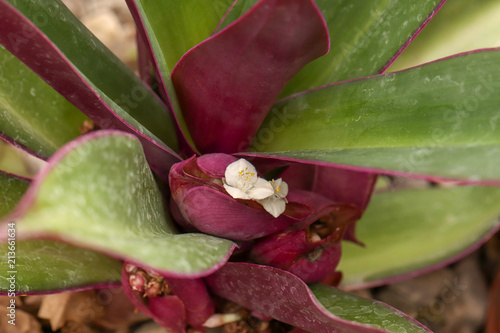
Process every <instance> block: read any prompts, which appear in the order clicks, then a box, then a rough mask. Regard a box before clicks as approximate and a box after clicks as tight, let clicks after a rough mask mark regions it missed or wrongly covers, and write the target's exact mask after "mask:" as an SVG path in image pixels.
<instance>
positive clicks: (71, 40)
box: [0, 0, 177, 150]
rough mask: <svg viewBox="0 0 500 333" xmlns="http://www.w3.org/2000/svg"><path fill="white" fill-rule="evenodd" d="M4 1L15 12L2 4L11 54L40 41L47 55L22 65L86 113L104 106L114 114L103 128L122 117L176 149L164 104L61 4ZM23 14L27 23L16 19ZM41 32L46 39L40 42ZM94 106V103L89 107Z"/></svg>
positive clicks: (29, 55) (137, 129)
mask: <svg viewBox="0 0 500 333" xmlns="http://www.w3.org/2000/svg"><path fill="white" fill-rule="evenodd" d="M4 1H6V2H7V3H8V4H10V6H12V7H13V8H14V9H15V10H13V9H12V7H10V6H8V5H6V4H3V5H2V7H3V9H2V10H3V11H7V10H8V11H7V12H6V14H5V15H6V16H7V18H10V19H11V20H10V21H7V23H8V24H6V25H5V31H7V32H6V33H7V35H8V36H7V37H6V38H4V39H3V43H4V44H5V45H6V46H7V45H9V47H10V48H9V50H11V52H13V53H16V52H15V51H16V50H17V51H18V52H19V51H20V50H22V49H23V47H26V45H29V44H27V43H33V42H34V41H36V42H37V43H38V44H35V45H34V46H33V47H39V48H40V49H41V50H43V56H40V57H38V58H36V56H38V55H34V54H32V53H33V52H34V51H31V53H28V52H26V53H25V54H23V55H22V56H23V61H24V62H25V63H27V64H28V65H29V66H30V67H32V68H33V67H34V68H36V69H37V73H38V74H39V75H41V76H43V77H44V78H45V79H47V80H49V81H51V85H52V86H53V87H55V89H57V90H58V91H64V96H65V97H67V98H68V99H69V100H72V102H73V103H78V107H80V108H81V110H82V111H83V112H86V113H92V112H95V109H96V108H98V109H99V108H100V109H99V110H102V106H103V105H104V106H105V108H106V109H108V110H111V111H109V114H106V115H103V114H100V115H99V116H98V117H96V118H99V119H98V120H99V121H100V122H101V123H103V124H105V125H106V124H107V123H109V122H110V121H111V120H110V119H109V117H111V116H112V118H113V121H114V122H113V124H116V120H115V119H114V117H116V115H118V118H121V119H123V120H124V121H125V122H126V123H127V125H128V126H131V127H132V128H133V131H134V132H136V133H140V134H144V135H146V136H147V137H148V138H149V140H153V141H155V142H157V143H158V142H164V143H165V144H167V145H168V147H170V148H172V149H174V150H175V149H177V138H176V133H175V126H174V122H173V121H172V119H171V118H170V117H169V115H168V112H167V110H166V109H165V107H164V104H163V103H162V102H161V101H160V100H159V98H158V97H157V96H156V95H155V94H154V93H153V92H152V90H151V89H149V88H148V87H147V86H146V85H145V84H144V83H143V82H142V81H141V80H140V79H139V78H138V77H137V76H136V75H135V73H134V72H132V71H131V70H130V69H129V68H127V66H126V65H125V64H123V63H122V62H121V61H120V60H119V59H118V58H117V57H116V56H115V55H114V54H113V53H112V52H111V51H110V50H109V49H107V48H106V47H105V46H104V45H103V44H102V43H101V42H100V41H99V40H98V39H97V38H96V37H95V36H94V35H92V33H91V32H90V31H89V30H88V29H87V28H86V27H85V26H84V25H83V24H82V23H81V22H80V21H79V20H78V19H77V18H76V17H75V16H74V15H73V14H72V13H71V12H70V11H69V10H68V8H66V7H65V6H64V4H63V3H62V2H61V1H60V0H54V1H50V2H43V1H42V2H40V1H34V0H4ZM0 4H1V3H0ZM19 13H20V14H21V15H22V19H21V18H19V16H17V15H18V14H19ZM9 15H10V16H9ZM21 20H24V21H21ZM49 22H50V24H48V23H49ZM15 24H18V25H19V24H20V25H22V26H23V27H25V29H26V30H27V31H28V32H29V33H23V32H17V31H16V32H14V31H13V29H15ZM31 25H33V26H34V27H35V30H30V29H32V27H33V26H31ZM9 29H10V30H9ZM39 33H41V34H43V35H44V37H42V38H41V37H40V35H39ZM55 52H57V53H55ZM19 57H21V55H19ZM41 63H43V64H45V67H40V64H41ZM51 66H52V67H54V69H53V70H52V71H48V72H47V68H50V67H51ZM70 69H71V71H70ZM55 70H57V71H60V73H59V75H58V76H57V79H54V77H53V76H54V73H53V71H55ZM61 73H63V74H66V75H61ZM69 78H71V79H69ZM80 94H83V95H85V96H86V97H85V98H87V99H88V98H90V97H89V95H90V94H94V95H95V94H97V97H96V96H94V95H92V97H91V100H89V101H86V100H83V101H82V100H81V99H82V98H84V97H81V95H80ZM75 96H76V97H75ZM90 102H92V103H93V104H92V105H89V103H90ZM84 109H85V110H84ZM111 114H112V115H111ZM115 114H116V115H115ZM119 122H120V121H119ZM98 123H99V122H98ZM108 125H109V124H108ZM103 127H105V128H107V127H108V126H103ZM113 128H114V127H113ZM131 131H132V130H131Z"/></svg>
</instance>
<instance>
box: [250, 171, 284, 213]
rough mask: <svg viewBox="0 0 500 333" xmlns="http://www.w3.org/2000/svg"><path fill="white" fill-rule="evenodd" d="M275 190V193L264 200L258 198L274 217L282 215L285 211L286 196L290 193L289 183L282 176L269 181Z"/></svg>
mask: <svg viewBox="0 0 500 333" xmlns="http://www.w3.org/2000/svg"><path fill="white" fill-rule="evenodd" d="M269 183H270V184H271V185H272V187H273V190H274V193H273V194H272V195H271V196H269V197H267V198H265V199H262V200H257V201H258V202H260V203H261V204H262V206H264V209H265V210H266V211H267V212H268V213H269V214H271V215H272V216H274V217H278V216H280V214H281V213H283V212H284V211H285V208H286V204H287V203H288V200H286V196H287V194H288V184H287V183H285V182H284V181H283V180H282V179H281V178H279V179H276V180H271V181H270V182H269Z"/></svg>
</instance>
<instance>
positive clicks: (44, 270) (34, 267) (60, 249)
mask: <svg viewBox="0 0 500 333" xmlns="http://www.w3.org/2000/svg"><path fill="white" fill-rule="evenodd" d="M28 186H29V180H27V179H22V178H18V177H15V176H12V175H9V174H5V173H2V172H0V217H3V216H5V215H6V214H8V213H9V212H10V211H11V210H12V209H13V208H14V206H15V205H16V203H17V202H18V201H19V200H20V199H21V197H22V196H23V194H24V193H25V192H26V190H27V189H28ZM9 222H11V221H9V220H6V221H5V223H9ZM13 230H15V233H16V235H15V237H10V236H9V235H8V234H4V233H2V235H1V239H0V243H1V244H0V255H1V256H2V257H3V258H6V259H5V260H2V263H1V265H0V267H1V273H0V294H7V293H8V290H9V289H10V281H9V280H7V279H8V278H9V277H10V274H11V273H9V271H10V272H11V271H15V272H16V273H14V275H15V276H16V278H15V282H16V284H15V286H16V287H15V291H16V294H21V293H33V292H34V293H40V292H50V291H61V290H67V289H73V290H74V289H81V288H86V287H92V286H104V285H109V284H111V283H115V284H116V283H119V282H120V270H121V266H122V265H121V262H119V261H117V260H115V259H112V258H110V257H108V256H105V255H102V254H99V253H95V252H92V251H88V250H84V249H81V248H76V247H73V246H71V245H68V244H64V243H59V242H54V241H47V240H34V241H20V240H18V239H17V237H16V236H18V235H17V228H16V227H13ZM11 231H12V230H11ZM9 237H10V238H13V239H15V241H14V246H15V250H14V251H12V249H9V245H12V242H11V244H9V243H8V240H9ZM9 252H15V258H14V260H13V261H8V260H7V258H8V253H9ZM75 258H78V260H75ZM11 264H12V265H13V266H11V267H9V266H10V265H11Z"/></svg>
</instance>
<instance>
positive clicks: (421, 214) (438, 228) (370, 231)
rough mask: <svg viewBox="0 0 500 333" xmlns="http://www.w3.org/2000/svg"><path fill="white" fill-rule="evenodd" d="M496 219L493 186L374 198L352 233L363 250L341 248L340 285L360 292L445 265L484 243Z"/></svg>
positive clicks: (497, 195) (498, 199)
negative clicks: (363, 289) (341, 276)
mask: <svg viewBox="0 0 500 333" xmlns="http://www.w3.org/2000/svg"><path fill="white" fill-rule="evenodd" d="M499 216H500V189H499V188H497V187H455V188H449V189H431V190H404V191H395V192H387V193H380V194H375V195H374V196H373V198H372V201H371V203H370V205H369V206H368V209H367V210H366V212H365V215H364V216H363V217H362V218H361V220H360V221H359V222H358V225H357V230H356V235H357V236H358V238H359V240H360V241H362V242H363V243H365V244H366V246H365V247H359V246H353V245H352V244H347V243H344V244H343V246H342V252H343V253H342V258H341V261H340V264H339V267H338V269H339V270H340V271H342V273H343V280H342V283H343V284H344V285H345V287H348V288H351V289H354V288H362V287H365V286H370V285H380V284H383V283H388V282H391V281H393V280H397V279H399V278H402V277H404V276H406V275H408V274H415V273H416V272H419V273H423V272H425V271H429V270H431V269H435V268H436V267H437V266H444V265H446V264H447V263H449V262H450V261H452V260H457V259H458V258H459V257H461V256H463V255H465V254H466V253H469V252H471V251H472V250H474V249H475V248H476V247H477V246H479V244H477V243H478V242H479V243H481V241H480V240H481V239H487V238H488V237H489V235H491V233H492V232H493V231H494V230H496V229H498V228H499V227H500V224H499V222H498V217H499ZM464 251H465V252H464ZM433 266H434V267H433Z"/></svg>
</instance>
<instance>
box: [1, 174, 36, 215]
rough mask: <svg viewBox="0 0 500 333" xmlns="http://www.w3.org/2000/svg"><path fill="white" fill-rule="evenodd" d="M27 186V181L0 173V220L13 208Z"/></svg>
mask: <svg viewBox="0 0 500 333" xmlns="http://www.w3.org/2000/svg"><path fill="white" fill-rule="evenodd" d="M29 184H30V182H29V181H28V180H27V179H23V178H18V177H15V176H13V175H10V174H6V173H3V172H0V218H2V217H3V216H5V215H7V214H8V213H9V212H10V211H11V210H12V209H13V208H14V206H15V205H16V204H17V202H18V201H19V200H20V199H21V197H22V196H23V194H24V193H25V192H26V190H27V189H28V186H29Z"/></svg>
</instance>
